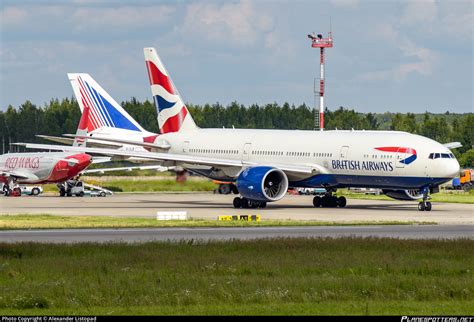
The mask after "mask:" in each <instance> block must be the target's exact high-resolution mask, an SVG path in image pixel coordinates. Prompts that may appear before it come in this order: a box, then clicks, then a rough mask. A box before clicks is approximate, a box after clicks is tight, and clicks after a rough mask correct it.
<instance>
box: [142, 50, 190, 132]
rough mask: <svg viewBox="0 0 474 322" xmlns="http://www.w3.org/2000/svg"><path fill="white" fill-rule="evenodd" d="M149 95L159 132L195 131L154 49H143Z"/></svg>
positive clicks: (186, 110) (184, 106)
mask: <svg viewBox="0 0 474 322" xmlns="http://www.w3.org/2000/svg"><path fill="white" fill-rule="evenodd" d="M143 51H144V54H145V63H146V67H147V70H148V78H149V80H150V86H151V93H152V95H153V100H154V101H155V107H156V110H157V112H158V125H159V127H160V132H161V133H162V134H164V133H170V132H179V131H182V130H192V129H196V128H197V126H196V123H194V120H193V118H192V116H191V114H189V111H188V109H187V107H186V105H184V103H183V100H182V99H181V96H180V95H179V92H178V90H177V89H176V87H175V86H174V84H173V81H172V80H171V78H170V76H169V74H168V72H167V71H166V69H165V66H164V65H163V63H162V62H161V60H160V57H159V56H158V54H157V52H156V50H155V48H144V49H143Z"/></svg>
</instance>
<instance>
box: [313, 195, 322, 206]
mask: <svg viewBox="0 0 474 322" xmlns="http://www.w3.org/2000/svg"><path fill="white" fill-rule="evenodd" d="M313 206H315V207H316V208H319V207H321V206H322V200H321V197H318V196H316V197H314V198H313Z"/></svg>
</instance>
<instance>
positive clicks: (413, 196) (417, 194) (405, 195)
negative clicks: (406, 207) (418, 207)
mask: <svg viewBox="0 0 474 322" xmlns="http://www.w3.org/2000/svg"><path fill="white" fill-rule="evenodd" d="M382 192H383V193H384V194H385V195H387V196H389V197H390V198H393V199H397V200H417V199H421V198H423V194H422V193H421V191H420V190H418V189H409V190H382Z"/></svg>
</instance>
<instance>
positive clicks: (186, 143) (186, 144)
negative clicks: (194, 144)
mask: <svg viewBox="0 0 474 322" xmlns="http://www.w3.org/2000/svg"><path fill="white" fill-rule="evenodd" d="M188 150H189V141H184V143H183V153H188Z"/></svg>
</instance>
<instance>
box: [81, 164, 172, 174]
mask: <svg viewBox="0 0 474 322" xmlns="http://www.w3.org/2000/svg"><path fill="white" fill-rule="evenodd" d="M173 168H174V167H163V166H161V165H146V166H141V167H140V166H136V167H118V168H102V169H88V170H84V171H82V173H83V174H89V173H104V172H111V171H132V170H156V171H160V172H164V171H168V170H171V169H173Z"/></svg>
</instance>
